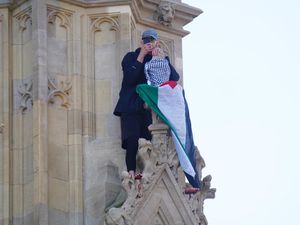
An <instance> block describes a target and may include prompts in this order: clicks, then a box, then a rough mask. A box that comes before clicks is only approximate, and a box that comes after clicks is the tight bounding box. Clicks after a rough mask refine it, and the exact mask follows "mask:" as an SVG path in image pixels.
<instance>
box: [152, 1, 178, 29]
mask: <svg viewBox="0 0 300 225" xmlns="http://www.w3.org/2000/svg"><path fill="white" fill-rule="evenodd" d="M174 17H175V4H174V3H172V2H169V1H161V2H160V3H159V5H158V7H157V10H156V11H155V13H154V20H156V21H157V22H159V23H160V24H162V25H164V26H171V25H172V21H173V19H174Z"/></svg>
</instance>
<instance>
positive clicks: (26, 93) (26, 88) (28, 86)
mask: <svg viewBox="0 0 300 225" xmlns="http://www.w3.org/2000/svg"><path fill="white" fill-rule="evenodd" d="M18 93H19V94H20V97H21V102H20V106H19V109H20V110H21V112H22V113H25V111H26V110H27V109H29V108H31V107H32V106H33V97H32V80H30V81H28V82H26V83H23V82H22V84H21V85H20V86H19V88H18Z"/></svg>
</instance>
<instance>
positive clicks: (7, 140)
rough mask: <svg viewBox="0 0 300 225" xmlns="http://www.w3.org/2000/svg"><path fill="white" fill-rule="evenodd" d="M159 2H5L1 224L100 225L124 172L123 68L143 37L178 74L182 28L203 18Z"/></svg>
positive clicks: (0, 44) (1, 7)
mask: <svg viewBox="0 0 300 225" xmlns="http://www.w3.org/2000/svg"><path fill="white" fill-rule="evenodd" d="M180 2H181V1H172V4H173V5H176V4H177V5H176V13H175V16H174V15H173V16H174V18H173V17H172V20H171V22H170V21H165V22H166V23H161V21H158V20H155V18H156V17H155V15H156V14H157V12H156V11H157V7H158V5H159V1H154V0H141V1H138V0H132V1H125V0H115V1H104V0H98V1H88V0H86V1H84V0H61V1H55V0H19V1H8V0H0V224H3V225H8V224H13V225H18V224H23V225H27V224H28V225H32V224H43V225H48V224H49V225H60V224H62V225H66V224H72V225H73V224H78V225H79V224H86V225H96V224H97V225H98V224H103V223H104V217H105V212H104V209H105V207H106V206H107V205H109V204H110V203H111V201H112V200H113V199H114V198H115V196H116V195H117V194H118V193H119V191H120V188H121V187H120V178H119V174H120V172H121V171H122V170H124V168H125V165H124V151H123V150H121V148H120V127H119V126H120V125H119V119H118V118H117V117H115V116H113V115H112V111H113V108H114V106H115V104H116V101H117V99H118V92H119V90H120V85H121V81H122V71H121V68H120V63H121V60H122V57H123V56H124V55H125V54H126V52H128V51H131V50H134V49H135V48H136V47H138V45H139V39H140V34H141V32H142V31H143V30H144V29H145V28H146V27H154V28H156V29H157V30H158V31H159V35H160V37H161V45H162V47H163V49H164V50H165V51H166V52H167V53H168V54H169V56H170V58H171V60H172V62H173V64H174V65H175V67H176V69H177V70H178V72H179V73H180V74H182V44H181V40H182V37H183V36H185V35H186V34H188V32H187V31H185V30H183V29H182V27H183V25H185V24H186V23H188V22H190V21H191V20H192V19H193V18H194V17H195V16H197V15H198V14H200V13H201V11H200V10H198V9H195V8H192V7H189V6H187V5H185V4H181V3H180Z"/></svg>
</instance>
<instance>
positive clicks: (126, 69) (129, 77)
mask: <svg viewBox="0 0 300 225" xmlns="http://www.w3.org/2000/svg"><path fill="white" fill-rule="evenodd" d="M158 43H159V40H158V34H157V32H156V30H154V29H147V30H145V31H144V32H143V34H142V41H141V45H140V48H138V49H136V50H135V51H134V52H129V53H127V54H126V55H125V57H124V58H123V60H122V69H123V81H122V86H121V90H120V93H119V100H118V103H117V105H116V108H115V110H114V115H116V116H120V117H121V132H122V148H123V149H126V159H125V160H126V166H127V170H128V173H129V175H130V177H131V178H132V179H134V178H135V179H140V178H141V175H139V174H135V170H136V154H137V151H138V139H139V138H145V139H147V140H151V134H150V132H149V130H148V126H149V125H150V124H151V123H152V119H151V112H150V111H149V110H146V109H145V107H144V102H143V100H142V99H141V98H140V97H139V96H138V94H137V93H136V90H135V89H136V86H137V85H138V84H145V83H147V80H146V76H145V73H144V67H145V63H146V62H148V61H150V60H151V59H152V56H151V53H152V50H153V49H154V48H155V47H157V46H158ZM166 59H167V60H168V61H169V58H168V57H166ZM169 66H170V68H171V74H170V80H173V81H178V80H179V75H178V73H177V72H176V70H175V69H174V67H173V66H172V65H171V64H170V61H169Z"/></svg>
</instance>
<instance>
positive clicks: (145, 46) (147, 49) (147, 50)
mask: <svg viewBox="0 0 300 225" xmlns="http://www.w3.org/2000/svg"><path fill="white" fill-rule="evenodd" d="M152 49H153V46H152V44H151V43H147V44H144V43H143V42H141V51H140V54H139V56H138V57H137V61H139V62H140V63H143V62H144V58H145V56H146V55H147V54H149V53H150V52H151V51H152Z"/></svg>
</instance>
